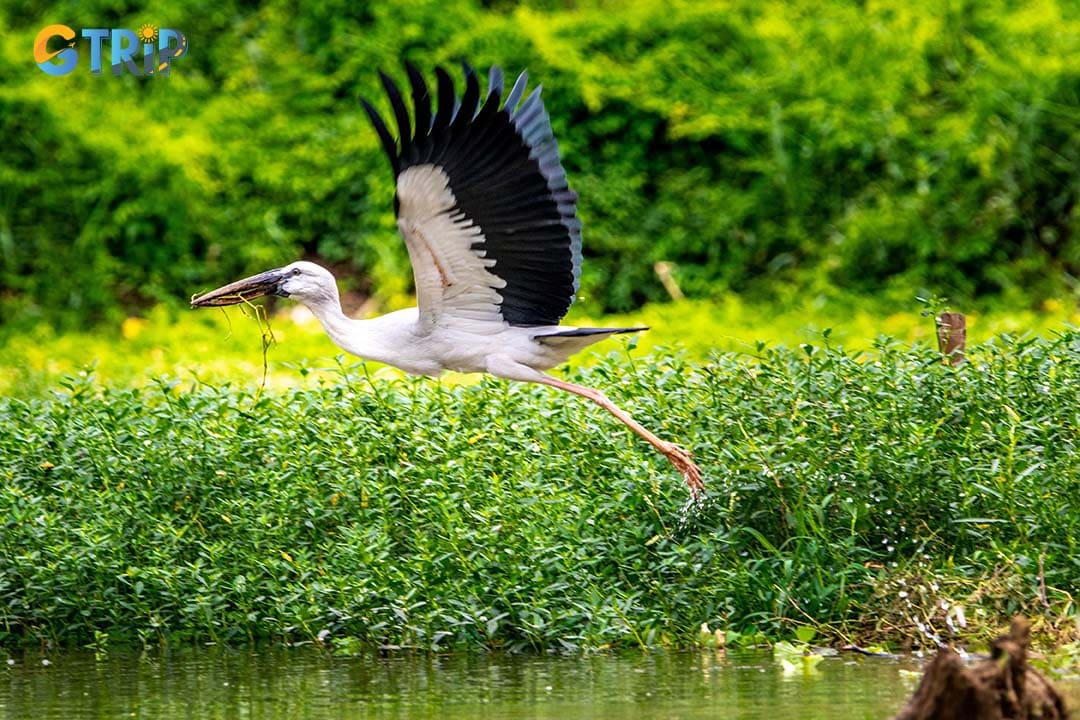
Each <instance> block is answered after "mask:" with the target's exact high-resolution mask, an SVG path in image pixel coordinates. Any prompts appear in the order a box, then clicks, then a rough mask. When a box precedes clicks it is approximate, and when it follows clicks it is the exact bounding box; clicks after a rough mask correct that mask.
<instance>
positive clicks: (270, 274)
mask: <svg viewBox="0 0 1080 720" xmlns="http://www.w3.org/2000/svg"><path fill="white" fill-rule="evenodd" d="M284 279H285V277H284V275H283V274H282V271H281V270H280V269H275V270H267V271H266V272H264V273H259V274H258V275H252V276H251V277H248V278H244V279H243V280H237V281H236V282H234V283H229V284H228V285H225V286H224V287H219V288H218V289H217V290H211V291H210V292H208V293H206V294H205V295H200V296H199V297H197V298H192V300H191V307H219V306H222V305H239V304H240V303H242V302H247V301H248V300H254V299H255V298H258V297H262V296H263V295H274V294H276V293H277V292H278V287H279V286H280V284H281V281H282V280H284Z"/></svg>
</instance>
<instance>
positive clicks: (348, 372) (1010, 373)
mask: <svg viewBox="0 0 1080 720" xmlns="http://www.w3.org/2000/svg"><path fill="white" fill-rule="evenodd" d="M969 357H970V362H968V363H966V364H964V365H963V366H961V367H959V368H956V369H953V368H951V367H947V366H946V365H944V364H943V363H942V358H941V356H940V355H939V354H938V353H937V352H934V351H930V350H928V349H925V347H918V346H916V347H909V346H903V345H900V344H897V343H895V342H892V341H889V340H885V339H881V340H879V341H878V342H877V343H875V346H874V347H873V348H872V349H870V350H868V351H865V352H857V353H856V352H847V351H843V350H840V349H837V348H835V347H830V345H829V342H828V338H825V339H824V342H823V343H822V344H817V345H815V346H811V345H806V346H804V347H800V348H795V349H792V350H782V349H781V350H769V349H764V350H761V351H760V352H758V353H757V354H756V356H755V357H753V358H747V357H745V356H736V355H732V354H719V355H717V356H715V357H714V358H713V359H711V360H710V361H708V362H705V363H702V364H688V363H686V362H685V361H684V359H683V358H681V357H680V356H678V355H673V354H671V353H658V354H654V355H652V356H650V357H648V358H646V359H634V358H632V357H630V356H628V355H626V354H624V353H613V354H612V355H611V356H610V357H608V358H605V359H602V360H601V361H600V362H598V363H597V364H595V365H594V366H592V367H590V368H588V369H585V370H576V371H573V372H572V374H571V376H572V377H573V378H574V379H575V380H580V381H582V382H585V383H588V384H592V385H595V386H599V387H601V388H603V389H604V390H605V392H607V393H608V394H609V395H610V396H611V397H612V398H613V399H616V400H617V401H619V402H621V403H623V404H624V406H626V407H628V408H629V409H630V410H631V411H632V412H633V413H634V414H635V415H636V416H637V417H639V418H640V419H641V420H642V421H644V422H645V423H646V424H648V425H650V426H652V427H654V428H656V429H657V430H658V431H661V432H663V433H664V434H666V435H668V436H671V437H674V438H677V439H678V440H679V441H681V442H683V443H685V444H687V445H688V446H690V447H691V448H693V449H694V450H695V452H696V453H697V456H698V458H699V459H700V462H701V464H702V467H703V468H704V470H705V472H706V474H707V479H708V483H709V492H710V494H709V499H708V501H707V502H706V503H705V504H704V505H703V506H701V507H699V508H696V509H692V510H689V511H687V510H686V509H684V505H685V503H686V496H687V495H686V489H685V487H684V486H683V485H682V483H681V480H680V479H679V478H678V477H677V476H676V475H675V474H674V473H673V471H672V470H671V469H670V467H669V466H668V465H667V464H666V463H665V461H664V460H663V459H662V458H660V457H659V456H657V455H655V454H654V453H652V452H650V450H649V449H648V448H647V447H646V446H644V445H643V444H642V443H640V442H639V441H637V440H635V439H634V438H633V437H632V436H630V435H629V434H628V433H626V432H625V431H623V430H622V429H621V428H620V427H618V426H617V425H616V424H615V423H614V422H613V421H611V419H610V418H609V417H607V416H606V415H605V414H604V413H603V412H602V411H601V410H599V409H597V408H595V407H592V406H590V405H587V404H585V403H582V402H578V401H577V400H576V399H573V398H570V397H568V396H565V395H562V394H558V393H554V392H550V391H548V390H547V389H545V388H539V387H532V386H524V385H515V384H508V383H504V382H501V381H495V380H491V379H485V380H483V381H481V382H479V383H475V384H470V385H458V386H448V385H444V384H439V383H436V382H433V381H428V380H418V379H395V378H378V377H374V376H372V375H370V374H369V373H367V372H366V371H365V369H364V367H363V366H343V367H341V368H340V369H339V371H338V374H337V375H336V376H335V377H333V378H330V379H326V378H325V377H324V379H323V381H321V382H319V383H316V384H313V386H311V387H308V388H306V389H304V390H299V389H292V390H280V391H277V390H268V391H264V392H262V393H253V392H252V391H250V390H247V389H245V388H243V387H239V386H231V385H228V384H226V385H219V386H215V385H208V384H205V383H198V382H192V383H173V382H165V381H161V382H158V383H156V384H154V385H151V386H149V387H146V388H142V389H131V388H121V389H111V388H104V387H102V386H100V385H98V384H96V383H95V382H94V381H93V380H92V379H91V378H71V379H68V380H66V381H65V382H64V383H63V389H62V390H61V391H58V392H56V393H55V396H54V397H52V398H46V399H42V398H30V399H18V398H10V397H8V398H3V399H0V455H2V456H3V458H4V462H3V463H2V464H0V641H2V642H3V643H5V644H8V645H14V644H18V643H21V642H27V641H30V642H38V641H51V642H56V643H60V644H63V645H82V644H95V645H97V646H101V645H102V644H103V643H107V642H108V641H109V640H110V639H113V640H115V641H117V642H120V641H136V642H137V641H139V640H142V641H143V642H158V641H159V640H170V641H173V642H178V641H181V640H216V641H220V642H227V643H244V642H249V641H255V640H262V639H269V640H272V641H283V640H284V641H296V640H317V639H320V638H321V639H322V640H324V641H326V642H334V643H339V644H340V645H341V646H342V647H344V648H345V649H347V650H355V649H356V648H360V647H371V646H375V645H398V646H403V647H415V648H421V649H430V648H453V647H462V648H474V647H487V648H506V649H542V648H556V649H558V648H567V647H593V648H595V647H604V646H608V645H619V646H636V645H658V644H677V645H688V644H693V643H695V642H697V640H698V637H699V635H700V633H701V631H702V623H706V622H707V623H708V624H709V626H711V627H713V628H728V629H730V630H732V631H733V632H734V633H736V634H737V636H738V637H755V636H757V633H759V632H764V633H765V634H767V635H769V636H772V637H776V636H791V635H792V634H793V633H794V632H795V629H796V628H797V627H798V626H802V625H812V626H815V627H816V629H817V631H818V633H819V634H820V635H821V636H824V637H828V636H833V637H835V636H837V635H842V636H844V637H848V638H863V639H867V638H870V637H876V638H878V639H883V638H884V639H888V640H891V641H894V642H895V641H897V640H899V639H901V638H904V637H908V638H910V637H912V636H917V635H918V634H919V631H918V630H916V625H915V623H916V621H917V622H919V623H922V624H923V626H924V628H925V629H926V632H927V633H935V632H937V633H941V634H944V633H945V632H946V629H947V627H949V624H950V623H951V624H953V625H956V626H958V627H959V625H960V624H961V618H960V616H959V615H958V614H957V607H958V606H959V607H961V608H964V609H966V617H967V618H968V621H969V627H968V630H967V632H975V633H979V632H989V631H991V630H992V629H993V626H994V624H995V623H999V622H1001V621H1002V620H1004V619H1005V618H1007V617H1008V615H1009V614H1011V613H1013V612H1015V611H1019V610H1025V611H1029V612H1032V613H1035V614H1038V615H1040V616H1041V617H1042V618H1044V619H1045V621H1046V622H1047V623H1049V624H1050V625H1049V626H1050V627H1054V626H1055V625H1054V624H1055V623H1057V622H1059V621H1062V622H1064V621H1066V620H1068V618H1070V617H1071V615H1070V613H1073V612H1075V607H1074V605H1073V600H1072V596H1071V595H1070V593H1072V592H1074V591H1075V578H1076V577H1077V572H1078V568H1077V558H1080V548H1078V547H1077V542H1078V538H1080V526H1078V525H1080V507H1078V503H1080V448H1078V447H1077V443H1078V441H1080V416H1078V415H1077V404H1076V398H1077V397H1078V395H1080V335H1078V334H1076V333H1075V332H1067V333H1064V334H1062V335H1060V336H1059V337H1057V338H1055V339H1049V340H1047V339H1025V340H1016V339H1009V338H997V339H994V340H992V341H990V342H987V343H984V344H982V345H980V346H978V347H975V348H971V351H970V354H969ZM245 387H246V386H245ZM1043 600H1045V604H1044V603H1043ZM1066 626H1067V623H1066ZM1059 627H1060V626H1059ZM795 637H797V638H806V637H813V633H806V632H800V633H799V634H797V635H795Z"/></svg>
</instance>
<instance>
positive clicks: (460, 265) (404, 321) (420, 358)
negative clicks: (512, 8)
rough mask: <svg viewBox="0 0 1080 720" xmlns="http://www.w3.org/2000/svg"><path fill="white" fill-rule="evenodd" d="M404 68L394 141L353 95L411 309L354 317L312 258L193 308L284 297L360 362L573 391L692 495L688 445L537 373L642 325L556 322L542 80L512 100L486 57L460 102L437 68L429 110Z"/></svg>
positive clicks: (558, 230)
mask: <svg viewBox="0 0 1080 720" xmlns="http://www.w3.org/2000/svg"><path fill="white" fill-rule="evenodd" d="M405 67H406V71H407V73H408V77H409V84H410V86H411V90H412V104H413V117H412V122H411V123H410V118H409V113H408V111H407V109H406V105H405V101H404V100H403V98H402V95H401V91H400V90H399V89H398V87H397V86H396V85H395V84H394V82H393V81H392V80H391V79H390V78H389V77H388V76H387V75H386V74H385V73H382V72H380V73H379V75H380V77H381V78H382V84H383V86H384V87H385V89H386V94H387V96H388V97H389V100H390V106H391V108H392V109H393V113H394V117H395V119H396V121H397V126H398V136H399V138H400V139H399V141H397V142H395V141H394V139H393V137H392V136H391V134H390V131H389V130H388V129H387V126H386V123H385V122H384V121H383V119H382V117H381V116H380V115H379V113H378V112H377V111H376V110H375V108H374V107H372V106H371V104H370V103H368V102H367V101H366V100H364V101H362V102H363V105H364V109H365V110H366V111H367V114H368V116H369V117H370V118H371V122H372V124H373V125H374V127H375V131H376V132H377V133H378V135H379V139H380V140H381V142H382V146H383V149H384V150H385V151H386V154H387V156H388V157H389V158H390V165H391V167H392V169H393V171H394V179H395V181H396V186H397V192H396V195H395V197H394V209H395V211H396V213H397V224H398V229H399V230H400V231H401V235H402V237H403V238H404V239H405V246H406V247H407V248H408V252H409V259H410V260H411V261H412V267H413V275H414V278H415V281H416V296H417V305H418V307H415V308H410V309H408V310H399V311H397V312H392V313H389V314H387V315H383V316H381V317H377V318H373V319H370V320H353V319H350V318H348V317H346V316H345V314H344V313H343V312H342V310H341V302H340V300H339V297H338V289H337V283H336V281H335V279H334V276H333V275H331V274H330V272H329V271H327V270H326V269H324V268H322V267H319V266H318V265H315V264H313V263H310V262H295V263H293V264H291V265H286V266H285V267H282V268H277V269H274V270H268V271H267V272H264V273H261V274H259V275H255V276H252V277H249V278H246V279H244V280H239V281H237V282H234V283H231V284H229V285H226V286H224V287H221V288H218V289H217V290H214V291H212V292H209V293H206V294H205V295H202V296H201V297H197V298H195V299H193V300H192V301H191V304H192V306H194V307H207V306H219V305H233V304H237V303H240V302H246V301H248V300H250V299H252V298H256V297H260V296H262V295H279V296H283V297H289V298H292V299H294V300H297V301H299V302H301V303H303V304H304V305H306V306H307V307H308V308H309V309H310V310H311V312H312V313H313V314H314V315H315V317H317V318H318V319H319V321H320V322H321V323H322V326H323V328H324V329H325V330H326V332H327V334H328V335H329V336H330V338H331V339H332V340H333V341H334V342H335V343H336V344H337V345H338V346H339V347H341V348H342V349H344V350H346V351H347V352H350V353H352V354H353V355H356V356H359V357H361V358H366V359H369V360H374V361H377V362H382V363H386V364H387V365H392V366H394V367H397V368H400V369H401V370H404V371H405V372H407V373H413V374H417V375H431V376H438V375H440V374H441V373H443V372H444V371H446V370H454V371H456V372H462V373H489V374H491V375H495V376H496V377H501V378H506V379H508V380H520V381H524V382H534V383H541V384H544V385H551V386H552V387H556V388H559V389H561V390H567V391H569V392H572V393H576V394H577V395H581V396H582V397H585V398H588V399H589V400H592V401H593V402H595V403H596V404H597V405H600V406H601V407H602V408H604V409H605V410H607V411H608V412H610V413H611V414H612V415H614V416H615V417H616V418H618V419H619V420H620V421H621V422H622V423H624V424H625V425H626V426H627V427H629V428H630V429H631V430H633V431H634V432H635V433H637V434H638V435H640V436H641V437H642V438H644V439H645V440H647V441H648V442H649V443H650V444H651V445H652V446H653V447H655V448H656V449H657V450H659V451H660V452H661V453H663V454H664V455H665V456H666V457H667V458H668V459H669V460H670V461H671V462H672V464H673V465H674V466H675V467H676V468H677V469H678V470H679V472H681V473H682V474H683V477H684V478H686V482H687V483H688V485H689V486H690V490H691V492H692V493H693V494H694V495H697V494H698V493H699V492H701V491H702V490H703V487H704V486H703V484H702V481H701V471H700V470H699V469H698V466H697V465H695V464H694V462H693V460H691V457H690V454H689V453H688V452H687V451H686V450H685V449H683V448H681V447H679V446H678V445H676V444H674V443H671V442H667V441H665V440H661V439H660V438H658V437H657V436H656V435H654V434H653V433H651V432H649V431H648V430H646V429H645V428H644V427H642V426H641V425H640V424H639V423H637V422H636V421H635V420H634V419H633V418H632V417H630V415H629V413H627V412H625V411H624V410H622V409H621V408H619V407H618V406H616V405H615V404H614V403H613V402H611V400H609V399H608V398H607V397H606V396H605V395H604V394H603V393H601V392H600V391H599V390H594V389H592V388H588V387H583V386H581V385H575V384H574V383H570V382H566V381H564V380H560V379H558V378H555V377H552V376H550V375H548V374H546V373H545V372H544V371H545V370H550V369H551V368H554V367H555V366H557V365H561V364H562V363H564V362H566V360H567V359H568V358H569V357H570V356H571V355H573V354H574V353H576V352H578V351H580V350H581V349H583V348H585V347H586V346H588V345H591V344H593V343H595V342H597V341H599V340H603V339H604V338H606V337H608V336H609V335H614V334H617V333H627V332H637V331H639V330H646V329H647V328H643V327H634V328H579V327H568V326H564V325H559V321H560V320H561V319H562V318H563V316H564V315H566V312H567V310H569V308H570V305H571V303H573V302H574V296H575V294H576V293H577V289H578V277H579V275H580V272H581V221H580V220H579V219H578V218H577V210H576V203H577V194H576V193H575V192H573V191H572V190H570V188H569V187H568V186H567V181H566V173H565V172H564V170H563V167H562V164H561V162H560V160H559V149H558V145H557V144H556V142H555V138H554V136H553V135H552V131H551V121H550V119H549V117H548V114H547V112H546V111H545V110H544V104H543V102H542V101H541V99H540V86H539V85H538V86H537V87H536V88H535V89H534V90H533V91H532V92H531V93H530V94H529V95H528V97H526V98H525V99H524V100H522V97H523V95H524V93H525V87H526V84H527V74H526V73H524V72H523V73H521V75H520V76H518V79H517V82H515V83H514V86H513V88H512V89H511V90H510V93H509V94H507V95H506V96H505V99H504V95H503V75H502V72H501V71H500V70H499V68H497V67H493V68H491V72H490V75H489V78H488V89H487V95H486V97H485V99H484V101H483V103H482V104H481V102H480V85H479V82H478V80H477V77H476V73H475V71H474V70H473V69H472V68H471V67H469V66H468V65H465V66H464V69H465V93H464V96H463V97H461V98H460V99H459V98H458V97H457V95H456V94H455V91H454V85H453V81H452V80H451V79H450V76H449V75H448V74H447V73H446V71H444V70H443V69H442V68H436V70H435V74H436V77H437V79H438V104H437V109H436V111H435V113H434V115H432V104H431V96H430V94H429V92H428V88H427V85H426V84H425V83H424V78H423V76H422V75H421V74H420V73H419V72H418V71H417V69H416V68H415V67H414V66H412V65H411V64H408V63H406V66H405Z"/></svg>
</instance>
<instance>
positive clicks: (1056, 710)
mask: <svg viewBox="0 0 1080 720" xmlns="http://www.w3.org/2000/svg"><path fill="white" fill-rule="evenodd" d="M1030 642H1031V625H1030V624H1029V623H1028V621H1027V619H1026V618H1024V617H1021V616H1017V617H1016V618H1014V619H1013V621H1012V628H1011V629H1010V631H1009V634H1008V635H1004V636H1002V637H1000V638H998V639H997V640H995V641H994V642H993V643H992V644H991V646H990V647H991V652H990V659H989V660H985V661H983V662H982V663H980V664H978V665H974V666H972V667H970V668H969V667H966V666H965V665H964V663H963V661H961V660H960V656H959V655H957V654H956V653H955V652H953V651H952V650H942V651H940V652H939V653H938V654H937V657H935V658H934V659H933V660H932V661H931V662H930V664H929V665H928V666H927V667H926V674H925V675H923V679H922V682H920V683H919V687H918V688H917V689H916V690H915V694H914V695H912V696H911V699H910V700H908V702H907V704H906V705H905V706H904V707H903V708H902V709H901V710H900V713H899V714H898V715H897V716H896V718H895V719H894V720H1065V718H1067V717H1068V714H1067V713H1066V711H1065V703H1064V701H1063V700H1062V698H1061V695H1059V694H1058V692H1057V690H1055V689H1054V687H1053V686H1052V685H1050V683H1049V682H1047V680H1046V679H1045V678H1043V676H1042V675H1040V674H1039V673H1038V672H1036V671H1035V670H1033V669H1032V668H1031V667H1029V666H1028V664H1027V651H1028V645H1029V644H1030Z"/></svg>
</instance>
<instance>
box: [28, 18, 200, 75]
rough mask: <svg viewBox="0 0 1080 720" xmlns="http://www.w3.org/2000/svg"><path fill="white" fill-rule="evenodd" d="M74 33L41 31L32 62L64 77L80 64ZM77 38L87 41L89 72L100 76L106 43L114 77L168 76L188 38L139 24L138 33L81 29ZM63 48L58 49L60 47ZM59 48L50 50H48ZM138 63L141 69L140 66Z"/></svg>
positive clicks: (53, 29)
mask: <svg viewBox="0 0 1080 720" xmlns="http://www.w3.org/2000/svg"><path fill="white" fill-rule="evenodd" d="M75 37H76V35H75V31H74V30H72V29H71V28H69V27H68V26H67V25H49V26H48V27H45V28H42V30H41V32H39V33H38V34H37V39H36V40H34V61H35V62H36V63H37V64H38V67H39V68H41V69H42V70H43V71H44V72H46V73H48V74H49V75H67V74H68V73H70V72H71V71H72V70H74V69H75V66H76V65H77V64H78V62H79V52H78V50H77V49H76V48H75V46H76V44H78V43H77V41H76V39H75ZM80 37H81V38H82V39H83V40H89V41H90V72H91V73H92V74H94V75H101V62H102V60H101V58H102V46H103V45H105V43H108V44H109V50H110V54H109V59H110V60H111V61H112V62H111V63H110V66H111V69H112V74H113V75H123V74H124V72H125V71H126V72H128V73H131V74H132V75H136V76H138V77H146V76H149V75H168V74H169V66H170V63H172V61H173V59H174V58H178V57H180V56H181V55H183V54H184V53H186V52H187V46H188V45H187V38H186V37H185V36H184V33H182V32H180V31H179V30H170V29H169V28H161V30H160V31H159V30H158V27H157V25H150V24H146V25H142V26H141V27H140V28H139V29H138V31H135V30H123V29H119V28H83V30H82V32H81V34H80ZM62 45H63V46H64V47H60V46H62ZM50 46H52V47H53V48H56V47H60V49H59V50H53V51H51V52H50V51H49V47H50ZM140 61H141V65H142V67H141V68H140V67H139V62H140Z"/></svg>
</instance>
